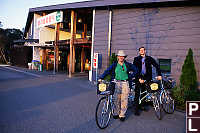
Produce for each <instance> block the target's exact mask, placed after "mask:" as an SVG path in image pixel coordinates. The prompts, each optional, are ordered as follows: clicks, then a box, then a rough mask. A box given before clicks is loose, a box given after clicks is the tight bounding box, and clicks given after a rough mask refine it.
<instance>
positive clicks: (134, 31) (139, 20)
mask: <svg viewBox="0 0 200 133" xmlns="http://www.w3.org/2000/svg"><path fill="white" fill-rule="evenodd" d="M140 46H145V47H146V49H147V51H148V55H151V56H153V57H154V58H156V59H157V58H164V59H172V71H171V73H172V74H173V76H174V77H175V78H176V80H177V81H178V79H179V76H180V74H181V68H182V65H183V63H184V60H185V57H186V54H187V52H188V49H189V48H192V50H193V52H194V61H195V66H196V69H197V75H198V80H199V81H200V7H199V6H198V7H161V8H135V9H115V10H113V21H112V53H113V52H117V50H119V49H123V50H125V52H126V53H127V54H128V55H129V56H128V58H127V60H128V61H131V62H132V61H133V58H134V57H135V56H136V55H137V53H138V52H137V49H138V48H139V47H140Z"/></svg>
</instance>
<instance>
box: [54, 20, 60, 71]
mask: <svg viewBox="0 0 200 133" xmlns="http://www.w3.org/2000/svg"><path fill="white" fill-rule="evenodd" d="M59 29H60V23H56V26H55V46H54V52H55V53H56V58H55V61H56V68H55V70H56V72H58V65H59V48H58V41H59Z"/></svg>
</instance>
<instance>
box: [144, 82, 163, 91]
mask: <svg viewBox="0 0 200 133" xmlns="http://www.w3.org/2000/svg"><path fill="white" fill-rule="evenodd" d="M146 88H147V91H148V92H150V93H153V92H156V91H158V90H160V84H159V83H158V82H155V81H151V82H149V83H147V84H146Z"/></svg>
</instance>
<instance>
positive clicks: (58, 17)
mask: <svg viewBox="0 0 200 133" xmlns="http://www.w3.org/2000/svg"><path fill="white" fill-rule="evenodd" d="M62 21H63V12H62V11H57V12H53V13H50V14H48V15H46V16H43V17H40V18H38V19H37V28H41V27H44V26H47V25H51V24H55V23H59V22H62Z"/></svg>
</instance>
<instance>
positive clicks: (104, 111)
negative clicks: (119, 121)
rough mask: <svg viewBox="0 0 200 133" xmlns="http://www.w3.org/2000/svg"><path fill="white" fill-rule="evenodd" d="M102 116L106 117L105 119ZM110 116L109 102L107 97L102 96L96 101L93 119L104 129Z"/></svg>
mask: <svg viewBox="0 0 200 133" xmlns="http://www.w3.org/2000/svg"><path fill="white" fill-rule="evenodd" d="M102 104H103V106H102V107H101V105H102ZM99 111H100V114H99ZM104 117H105V118H106V117H107V119H106V120H104ZM99 118H100V119H99ZM110 118H111V107H110V102H109V101H108V99H107V97H102V98H101V99H100V100H99V101H98V104H97V106H96V112H95V119H96V124H97V126H98V127H99V128H100V129H105V128H106V127H107V126H108V124H109V121H110ZM99 120H100V121H99Z"/></svg>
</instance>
